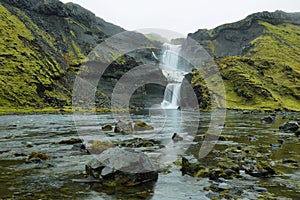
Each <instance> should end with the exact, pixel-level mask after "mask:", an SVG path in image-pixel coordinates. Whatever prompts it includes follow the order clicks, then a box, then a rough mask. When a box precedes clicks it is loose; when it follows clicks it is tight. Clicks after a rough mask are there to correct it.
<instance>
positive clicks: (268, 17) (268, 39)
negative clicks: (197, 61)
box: [189, 11, 300, 111]
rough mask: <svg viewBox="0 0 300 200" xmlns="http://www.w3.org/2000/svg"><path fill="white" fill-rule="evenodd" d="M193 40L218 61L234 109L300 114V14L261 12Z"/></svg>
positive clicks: (231, 106) (207, 31) (229, 103)
mask: <svg viewBox="0 0 300 200" xmlns="http://www.w3.org/2000/svg"><path fill="white" fill-rule="evenodd" d="M189 36H190V37H192V38H194V39H196V40H197V41H199V42H200V43H201V44H202V45H203V46H204V47H205V48H206V49H207V50H208V52H210V53H211V55H212V56H214V57H215V62H216V63H217V64H218V66H219V67H220V72H221V76H222V78H223V81H224V84H225V89H226V100H227V101H226V104H227V107H228V108H231V109H266V110H269V109H271V110H275V109H278V110H297V111H300V13H284V12H282V11H276V12H274V13H269V12H262V13H257V14H253V15H250V16H248V17H247V18H246V19H244V20H242V21H239V22H236V23H233V24H226V25H223V26H220V27H217V28H216V29H213V30H199V31H197V32H196V33H194V34H190V35H189ZM193 84H195V85H197V83H193Z"/></svg>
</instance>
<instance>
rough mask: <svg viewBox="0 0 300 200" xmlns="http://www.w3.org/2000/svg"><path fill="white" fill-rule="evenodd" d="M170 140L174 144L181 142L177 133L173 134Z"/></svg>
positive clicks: (181, 138)
mask: <svg viewBox="0 0 300 200" xmlns="http://www.w3.org/2000/svg"><path fill="white" fill-rule="evenodd" d="M172 140H173V141H174V142H178V141H182V140H183V137H181V136H180V135H178V134H177V133H174V134H173V136H172Z"/></svg>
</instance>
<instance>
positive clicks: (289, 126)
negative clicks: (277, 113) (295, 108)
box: [279, 122, 300, 132]
mask: <svg viewBox="0 0 300 200" xmlns="http://www.w3.org/2000/svg"><path fill="white" fill-rule="evenodd" d="M299 128H300V127H299V124H298V123H297V122H286V123H284V125H283V126H280V127H279V130H281V131H284V132H296V131H297V130H298V129H299Z"/></svg>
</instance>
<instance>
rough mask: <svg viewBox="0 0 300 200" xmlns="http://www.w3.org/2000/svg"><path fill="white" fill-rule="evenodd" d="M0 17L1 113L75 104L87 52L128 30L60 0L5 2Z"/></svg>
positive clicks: (48, 108) (49, 108) (2, 3)
mask: <svg viewBox="0 0 300 200" xmlns="http://www.w3.org/2000/svg"><path fill="white" fill-rule="evenodd" d="M0 19H1V20H0V52H1V53H0V63H1V64H0V65H1V71H0V77H1V78H0V86H1V87H0V97H1V98H0V113H8V112H20V111H21V112H23V111H25V112H27V111H28V112H31V111H33V110H37V111H40V110H43V111H48V110H55V109H58V110H59V109H60V108H63V107H64V108H66V107H68V106H70V104H71V94H72V86H73V85H72V83H73V80H74V77H75V75H76V73H77V71H78V69H79V67H80V64H81V63H82V62H84V61H86V60H87V57H86V55H87V54H88V52H90V51H91V50H92V49H93V48H94V47H95V46H96V45H97V44H99V43H100V42H102V41H103V40H104V39H105V38H107V37H109V36H111V35H114V34H116V33H119V32H122V31H123V30H124V29H122V28H120V27H118V26H115V25H112V24H110V23H107V22H105V21H104V20H102V19H100V18H97V17H96V16H95V15H94V14H92V13H91V12H89V11H87V10H85V9H84V8H82V7H80V6H78V5H76V4H72V3H69V4H63V3H61V2H59V1H57V0H49V1H48V0H47V1H46V0H22V1H21V0H13V1H8V0H1V1H0ZM99 94H100V93H99ZM101 94H103V93H101ZM101 98H103V97H101ZM104 98H106V97H104Z"/></svg>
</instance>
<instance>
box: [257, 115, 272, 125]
mask: <svg viewBox="0 0 300 200" xmlns="http://www.w3.org/2000/svg"><path fill="white" fill-rule="evenodd" d="M260 122H261V123H263V124H272V123H274V122H275V117H274V116H271V115H269V116H266V117H263V118H261V119H260Z"/></svg>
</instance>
